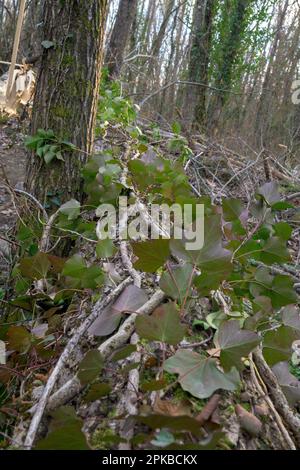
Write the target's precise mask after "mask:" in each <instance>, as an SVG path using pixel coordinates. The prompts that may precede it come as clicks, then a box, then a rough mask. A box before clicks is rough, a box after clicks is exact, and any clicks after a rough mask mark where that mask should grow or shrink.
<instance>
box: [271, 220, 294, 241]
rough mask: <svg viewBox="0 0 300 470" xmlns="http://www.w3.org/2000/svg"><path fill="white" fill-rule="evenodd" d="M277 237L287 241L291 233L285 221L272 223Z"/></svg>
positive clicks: (290, 228)
mask: <svg viewBox="0 0 300 470" xmlns="http://www.w3.org/2000/svg"><path fill="white" fill-rule="evenodd" d="M273 228H274V230H275V233H276V235H277V237H279V238H282V240H285V241H288V240H289V239H290V238H291V236H292V233H293V229H292V227H291V226H290V225H289V224H287V223H286V222H279V223H278V224H275V225H273Z"/></svg>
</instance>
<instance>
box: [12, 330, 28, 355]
mask: <svg viewBox="0 0 300 470" xmlns="http://www.w3.org/2000/svg"><path fill="white" fill-rule="evenodd" d="M7 338H8V347H9V349H11V350H14V351H18V352H20V353H25V352H27V351H28V350H29V349H30V346H31V334H30V333H29V332H28V331H27V330H26V329H25V328H24V327H23V326H11V327H10V328H9V330H8V332H7Z"/></svg>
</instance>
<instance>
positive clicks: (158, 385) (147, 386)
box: [140, 379, 168, 392]
mask: <svg viewBox="0 0 300 470" xmlns="http://www.w3.org/2000/svg"><path fill="white" fill-rule="evenodd" d="M167 385H168V384H167V382H166V381H165V380H164V379H161V380H151V381H150V382H146V383H144V384H142V385H141V387H140V388H141V390H142V391H143V392H156V391H158V390H162V389H163V388H165V387H166V386H167Z"/></svg>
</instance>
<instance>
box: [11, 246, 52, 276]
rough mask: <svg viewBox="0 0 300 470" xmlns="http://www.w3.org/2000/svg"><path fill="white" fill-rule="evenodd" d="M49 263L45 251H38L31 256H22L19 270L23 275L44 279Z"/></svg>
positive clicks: (49, 266)
mask: <svg viewBox="0 0 300 470" xmlns="http://www.w3.org/2000/svg"><path fill="white" fill-rule="evenodd" d="M50 268H51V263H50V261H49V259H48V256H47V255H46V253H42V252H39V253H37V254H36V255H34V256H32V257H31V258H23V259H21V261H20V266H19V269H20V272H21V274H22V275H23V276H25V277H28V278H29V279H33V280H40V279H45V278H46V277H47V274H48V271H49V269H50Z"/></svg>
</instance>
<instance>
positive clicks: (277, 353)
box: [263, 326, 300, 366]
mask: <svg viewBox="0 0 300 470" xmlns="http://www.w3.org/2000/svg"><path fill="white" fill-rule="evenodd" d="M299 338H300V332H299V331H296V330H294V329H293V328H290V327H288V326H280V327H279V328H277V330H273V331H267V333H266V334H265V336H264V339H263V355H264V357H265V359H266V361H267V363H268V364H269V365H270V366H273V365H274V364H277V363H278V362H281V361H287V360H289V359H290V358H291V353H292V344H293V342H294V341H296V340H297V339H299Z"/></svg>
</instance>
